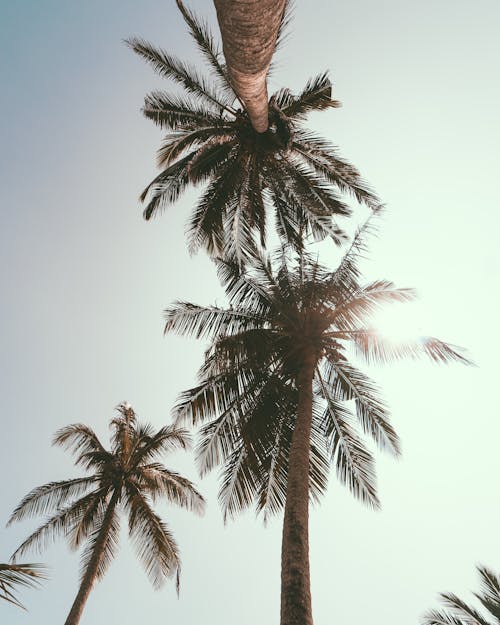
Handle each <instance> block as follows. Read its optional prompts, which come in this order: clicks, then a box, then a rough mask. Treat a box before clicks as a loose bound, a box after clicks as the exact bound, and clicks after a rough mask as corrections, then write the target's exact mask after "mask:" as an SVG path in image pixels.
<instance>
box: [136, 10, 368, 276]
mask: <svg viewBox="0 0 500 625" xmlns="http://www.w3.org/2000/svg"><path fill="white" fill-rule="evenodd" d="M180 6H181V10H182V14H183V16H184V18H185V20H186V22H187V24H188V26H189V29H190V32H191V34H192V36H193V38H194V39H195V41H196V43H197V45H198V47H199V49H200V50H201V52H202V53H203V55H204V57H205V59H206V60H207V61H208V64H209V67H210V68H211V70H212V74H213V76H212V77H211V78H210V79H206V78H204V77H202V76H200V75H199V74H198V72H197V71H196V69H195V68H193V67H191V66H189V65H187V64H186V63H183V62H181V61H179V60H178V59H176V58H175V57H174V56H172V55H170V54H168V53H167V52H165V51H164V50H161V49H159V48H156V47H154V46H152V45H151V44H149V43H147V42H146V41H144V40H141V39H134V38H133V39H130V40H129V41H128V45H129V46H130V47H131V48H132V49H133V50H134V51H135V52H136V53H137V54H139V55H140V56H141V57H142V58H143V59H145V60H146V61H147V62H148V63H149V64H150V65H151V66H152V67H153V69H154V70H155V71H156V72H158V73H159V74H160V75H161V76H164V77H166V78H170V79H172V80H173V81H175V82H177V83H178V84H179V85H181V87H182V88H183V89H184V91H185V92H186V95H185V96H178V95H172V94H169V93H165V92H153V93H151V94H150V95H148V96H147V97H146V100H145V106H144V109H143V111H144V115H145V116H146V117H148V118H149V119H151V120H153V121H154V122H155V123H156V124H158V125H159V126H160V127H161V128H164V129H166V130H167V134H166V136H165V139H164V142H163V145H162V146H161V148H160V150H159V152H158V163H159V166H160V167H161V168H162V171H161V173H160V174H159V175H158V176H157V177H156V178H155V179H154V180H153V181H152V182H151V184H149V185H148V187H147V188H146V189H145V191H144V192H143V194H142V196H141V199H142V200H143V201H145V200H146V199H147V205H146V208H145V210H144V216H145V218H146V219H149V218H150V217H152V216H153V215H154V214H156V213H157V212H158V211H159V210H161V209H162V208H164V207H165V206H167V205H168V204H170V203H172V202H174V201H175V200H177V198H178V197H179V196H180V194H181V193H182V192H183V190H184V189H185V188H186V187H187V186H188V185H190V184H197V183H202V182H207V183H208V185H207V187H206V189H205V190H204V192H203V194H202V196H201V198H200V200H199V202H198V204H197V206H196V208H195V209H194V211H193V213H192V215H191V218H190V221H189V225H188V228H187V232H188V238H189V243H190V248H191V250H192V251H194V250H197V249H198V248H200V247H203V248H205V249H206V250H207V251H208V252H209V254H211V255H212V256H223V257H226V258H228V257H234V256H236V257H237V259H238V262H240V264H241V261H242V260H244V259H245V258H246V257H251V256H252V255H253V254H255V253H256V243H255V237H256V236H257V235H259V236H260V243H261V244H262V245H264V244H265V241H266V232H267V229H268V228H267V223H266V222H267V216H266V214H267V212H268V211H267V210H266V209H267V208H271V207H272V210H274V213H275V228H276V231H277V232H278V234H279V236H280V238H281V239H282V240H284V241H287V242H288V243H291V244H293V245H294V246H295V247H296V248H299V249H300V248H301V247H302V245H303V237H306V236H308V235H310V234H312V236H314V237H315V238H316V239H321V238H324V237H326V236H331V237H333V239H334V240H335V241H336V242H340V241H342V240H343V238H344V235H343V232H342V231H341V229H340V228H339V226H338V225H337V224H336V222H335V219H334V218H335V216H336V215H340V216H347V215H349V214H350V209H349V207H348V206H347V205H346V203H345V202H344V200H343V198H342V197H341V196H340V195H339V194H338V193H337V192H336V191H340V192H341V194H344V193H351V194H353V195H354V197H355V198H356V199H357V200H358V201H359V202H363V203H365V204H366V205H368V206H369V207H371V208H376V207H377V206H378V204H379V201H378V199H377V198H376V196H375V195H374V194H373V192H372V191H371V190H370V189H369V188H368V187H367V185H366V184H365V183H364V182H363V181H362V180H361V178H360V176H359V173H358V172H357V170H356V169H355V168H354V167H353V166H352V165H350V164H349V163H347V162H346V161H344V160H343V159H341V158H340V157H339V156H338V154H337V150H336V148H335V147H334V146H333V145H331V144H330V143H329V142H328V141H326V140H324V139H322V138H320V137H318V136H316V135H314V134H313V133H311V132H309V131H307V130H305V129H303V128H301V122H302V121H303V120H304V119H305V117H306V115H307V114H308V113H309V112H310V111H320V110H324V109H327V108H330V107H335V106H338V102H336V101H335V100H332V98H331V83H330V80H329V79H328V76H327V74H326V73H324V74H320V75H319V76H317V77H315V78H313V79H311V80H310V81H309V82H308V83H307V85H306V86H305V88H304V90H303V91H302V92H301V93H300V94H299V95H297V96H295V95H292V94H291V93H290V91H289V90H288V89H282V90H281V91H279V92H278V93H276V94H275V95H274V96H273V97H272V98H271V100H270V102H269V120H270V127H269V129H268V131H267V132H266V133H264V134H261V133H259V132H257V131H256V130H255V129H254V128H253V127H252V124H251V122H250V120H249V117H248V114H247V112H246V110H245V109H244V107H243V106H242V105H239V104H238V102H237V100H235V98H236V96H235V94H234V91H233V89H232V87H231V85H230V83H229V79H228V74H227V70H226V67H225V66H224V65H223V64H222V62H221V59H220V53H219V51H218V48H217V45H216V43H215V41H214V38H213V36H212V35H211V33H210V31H209V30H208V28H207V26H206V25H205V24H203V23H201V22H200V21H199V20H197V18H196V17H195V16H194V14H193V13H191V12H190V11H188V10H187V9H185V8H184V7H183V6H182V4H181V5H180Z"/></svg>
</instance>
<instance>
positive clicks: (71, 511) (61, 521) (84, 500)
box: [12, 491, 102, 560]
mask: <svg viewBox="0 0 500 625" xmlns="http://www.w3.org/2000/svg"><path fill="white" fill-rule="evenodd" d="M101 492H102V491H92V492H91V493H89V494H88V495H85V496H84V497H81V498H80V499H78V500H77V501H76V502H73V503H72V504H70V505H68V506H66V508H63V509H62V510H58V511H57V512H56V514H54V515H53V516H52V517H50V518H49V519H48V520H47V521H46V522H45V523H43V524H42V525H41V526H40V527H39V528H38V529H36V530H35V531H34V532H33V533H32V534H31V535H30V536H28V538H26V539H25V540H24V541H23V542H22V543H21V545H19V547H18V548H17V549H16V550H15V551H14V553H13V554H12V559H13V560H16V559H17V558H18V557H20V556H22V555H24V554H25V553H27V552H28V551H29V550H30V549H36V550H38V551H39V552H40V551H42V550H44V549H45V548H46V547H47V545H48V543H49V542H52V541H53V540H54V539H55V538H57V537H58V536H60V535H66V533H67V532H70V531H71V529H72V528H73V527H74V525H75V524H76V523H78V522H79V520H80V519H81V517H82V515H83V514H84V513H85V511H86V510H87V507H88V506H89V505H91V504H92V503H93V501H94V500H95V498H96V497H100V493H101Z"/></svg>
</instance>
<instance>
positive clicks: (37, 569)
mask: <svg viewBox="0 0 500 625" xmlns="http://www.w3.org/2000/svg"><path fill="white" fill-rule="evenodd" d="M46 578H47V576H46V567H45V566H44V565H43V564H0V599H3V600H4V601H8V602H9V603H13V604H14V605H17V606H18V607H20V608H23V609H24V606H23V604H22V603H21V602H20V601H19V599H18V598H17V595H16V592H17V589H18V588H20V587H28V588H33V587H36V586H38V585H39V583H40V580H42V579H46Z"/></svg>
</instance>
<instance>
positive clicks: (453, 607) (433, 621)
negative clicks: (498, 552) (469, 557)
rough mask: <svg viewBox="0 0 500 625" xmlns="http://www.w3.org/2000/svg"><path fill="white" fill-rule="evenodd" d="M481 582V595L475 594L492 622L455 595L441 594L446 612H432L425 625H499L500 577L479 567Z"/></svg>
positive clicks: (423, 622)
mask: <svg viewBox="0 0 500 625" xmlns="http://www.w3.org/2000/svg"><path fill="white" fill-rule="evenodd" d="M477 570H478V572H479V577H480V580H481V591H482V592H480V593H474V595H475V596H476V597H477V598H478V599H479V601H480V602H481V604H482V606H483V608H485V610H486V611H487V612H488V614H489V615H491V616H492V617H493V620H492V621H489V620H488V619H487V618H485V617H484V616H483V614H481V612H479V611H478V610H476V609H475V608H474V607H472V606H470V605H469V604H468V603H466V602H465V601H463V600H462V599H460V598H459V597H457V595H455V594H453V593H441V595H440V597H441V600H442V602H443V603H444V606H445V610H430V611H429V612H427V613H426V614H425V615H424V617H423V619H422V624H423V625H499V624H500V576H499V575H496V574H495V573H494V572H493V571H492V570H491V569H488V568H487V567H485V566H478V567H477Z"/></svg>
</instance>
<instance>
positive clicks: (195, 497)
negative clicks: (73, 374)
mask: <svg viewBox="0 0 500 625" xmlns="http://www.w3.org/2000/svg"><path fill="white" fill-rule="evenodd" d="M117 410H118V413H119V415H118V416H117V417H115V418H114V419H113V420H112V421H111V428H112V437H111V451H107V450H106V449H105V448H104V446H103V445H102V444H101V442H100V441H99V439H98V438H97V436H96V434H95V433H94V432H93V430H91V429H90V428H89V427H88V426H86V425H83V424H81V423H77V424H73V425H69V426H67V427H65V428H62V429H61V430H59V431H58V432H57V433H56V435H55V438H54V444H55V445H60V446H62V447H65V448H66V449H70V450H71V451H72V453H73V454H74V455H75V456H76V459H75V464H76V465H79V466H82V467H84V469H86V470H87V471H89V472H90V473H91V474H90V475H89V476H88V477H81V478H76V479H72V480H64V481H61V482H50V483H49V484H45V485H44V486H39V487H38V488H35V489H34V490H32V491H31V492H30V493H29V494H28V495H26V497H25V498H24V499H23V500H22V501H21V503H20V504H19V505H18V506H17V508H16V509H15V510H14V512H13V514H12V516H11V518H10V520H9V523H12V522H13V521H20V520H22V519H24V518H26V517H31V516H38V515H40V514H45V513H47V512H55V513H54V514H53V516H51V517H50V518H49V520H48V521H46V522H45V523H44V524H43V525H42V526H41V527H39V528H38V529H37V530H36V531H35V532H33V534H31V536H29V537H28V538H27V539H26V540H25V541H24V542H23V543H22V544H21V546H20V547H19V548H18V549H17V550H16V552H15V553H14V557H18V556H20V555H21V554H24V553H25V552H26V551H28V550H29V549H31V548H33V547H38V548H42V547H45V545H46V544H47V541H48V540H49V539H53V538H55V537H56V536H59V535H62V536H65V537H67V538H68V540H69V544H70V546H71V548H73V549H77V548H78V547H80V546H81V545H83V544H84V543H85V549H84V551H83V554H82V577H81V583H80V588H79V590H78V594H77V596H76V599H75V601H74V603H73V606H72V608H71V611H70V613H69V615H68V618H67V619H66V625H76V624H77V623H78V622H79V621H80V618H81V614H82V611H83V608H84V606H85V602H86V601H87V599H88V596H89V594H90V591H91V590H92V587H93V585H94V584H95V582H96V581H98V580H99V579H101V578H102V576H103V575H104V573H105V572H106V570H107V568H108V566H109V564H110V562H111V560H112V559H113V557H114V555H115V553H116V550H117V547H118V538H119V511H120V509H122V510H123V512H125V513H126V514H127V516H128V529H129V535H130V537H131V539H132V542H133V543H134V545H135V547H136V550H137V555H138V557H139V559H140V560H141V562H142V564H143V565H144V568H145V570H146V573H147V575H148V577H149V578H150V580H151V582H152V583H153V585H154V586H155V587H159V586H160V585H161V583H162V582H163V581H164V579H165V578H168V577H172V576H174V575H175V576H177V584H178V580H179V569H180V560H179V551H178V548H177V544H176V542H175V540H174V538H173V536H172V534H171V532H170V530H169V529H168V527H167V525H166V524H165V523H164V522H163V521H162V520H161V519H160V517H159V516H158V515H157V514H156V513H155V512H154V511H153V509H152V507H151V503H152V501H156V500H158V499H166V500H167V501H169V502H170V503H174V504H176V505H179V506H181V507H183V508H187V509H188V510H193V511H195V512H198V513H201V512H202V511H203V508H204V500H203V497H202V496H201V495H200V494H199V493H198V491H197V490H196V489H195V487H194V486H193V484H192V483H191V482H190V481H189V480H188V479H186V478H185V477H182V476H181V475H179V474H178V473H174V472H173V471H170V470H169V469H166V468H165V467H164V466H163V465H162V464H161V463H160V462H158V460H157V458H158V457H159V456H160V455H161V454H163V453H165V452H168V451H173V450H175V449H187V448H188V447H189V436H188V434H187V433H186V431H185V430H182V429H177V428H175V427H173V426H167V427H164V428H161V429H160V430H158V431H157V432H154V430H153V428H152V427H151V426H150V425H147V424H139V423H138V422H137V419H136V415H135V413H134V411H133V410H132V408H131V407H130V406H129V405H128V404H127V403H122V404H120V405H119V406H118V407H117Z"/></svg>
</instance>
